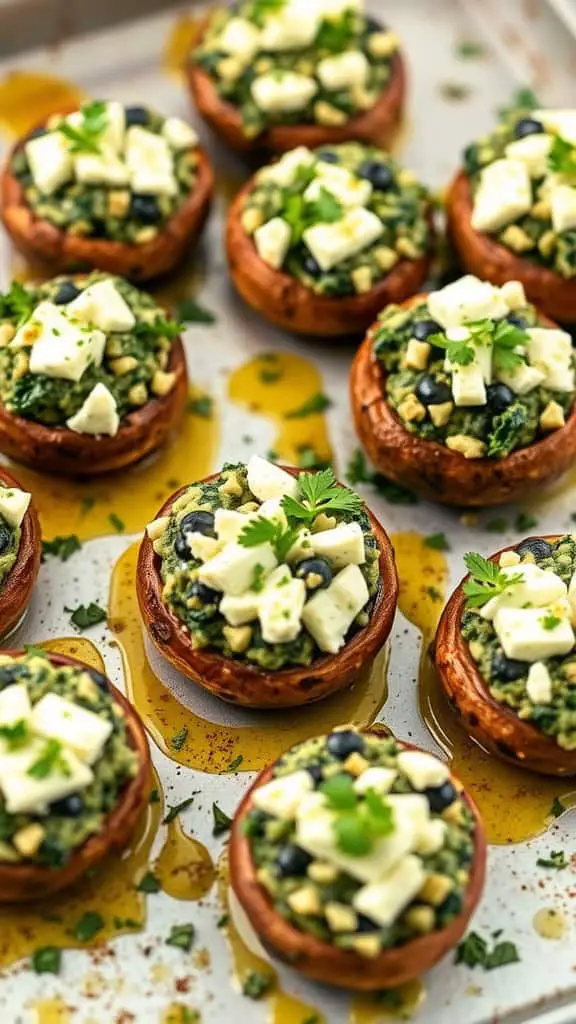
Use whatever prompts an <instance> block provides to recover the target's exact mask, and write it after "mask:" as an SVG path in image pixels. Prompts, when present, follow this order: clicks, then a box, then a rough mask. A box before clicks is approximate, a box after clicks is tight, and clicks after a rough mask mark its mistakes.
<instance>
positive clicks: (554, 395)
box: [374, 301, 575, 459]
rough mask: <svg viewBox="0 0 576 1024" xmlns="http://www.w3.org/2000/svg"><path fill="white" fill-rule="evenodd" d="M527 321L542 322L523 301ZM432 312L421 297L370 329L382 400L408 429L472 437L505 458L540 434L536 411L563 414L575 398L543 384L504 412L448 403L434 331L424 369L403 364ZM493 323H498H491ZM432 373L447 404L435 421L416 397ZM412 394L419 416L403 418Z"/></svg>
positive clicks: (428, 435)
mask: <svg viewBox="0 0 576 1024" xmlns="http://www.w3.org/2000/svg"><path fill="white" fill-rule="evenodd" d="M514 315H515V316H517V317H518V318H521V319H522V320H523V321H524V322H525V324H526V327H528V328H530V327H536V326H547V325H546V324H544V323H543V322H542V321H541V320H539V319H538V316H537V313H536V310H535V309H534V306H531V305H527V306H524V307H522V308H520V309H516V310H514ZM431 319H432V316H431V313H430V311H429V309H428V305H427V303H426V302H425V301H423V302H419V303H417V304H416V305H414V306H411V307H410V309H404V308H403V307H402V306H394V305H392V306H388V308H387V309H386V311H385V312H384V313H383V314H382V316H381V318H380V321H379V325H378V328H377V329H376V331H375V332H374V353H375V355H376V357H377V359H378V361H379V362H380V363H381V364H382V366H383V367H384V369H385V371H386V384H385V392H386V400H387V402H388V404H389V405H390V407H391V408H392V409H393V410H394V412H395V413H396V414H397V416H398V417H399V419H400V420H401V422H402V426H403V428H404V429H405V430H407V431H408V432H409V433H411V434H415V435H416V436H417V437H419V438H421V439H422V440H425V441H436V442H437V443H438V444H444V445H445V444H446V442H447V439H448V438H451V437H456V436H459V437H464V438H471V439H473V440H475V441H479V442H481V443H482V445H483V446H484V450H483V452H482V454H484V455H485V456H487V457H488V458H493V459H504V458H506V457H507V456H508V455H510V454H511V453H512V452H514V451H516V450H517V449H519V448H527V447H528V446H529V445H531V444H534V443H535V442H536V441H539V440H541V439H542V437H544V436H545V434H544V431H542V429H541V426H540V416H541V414H542V413H543V412H544V410H545V409H546V408H547V406H549V404H550V403H551V402H555V403H557V404H558V405H559V406H561V408H562V410H563V413H564V417H565V418H567V417H568V414H569V413H570V411H571V409H572V406H573V404H574V395H575V392H574V391H552V390H550V389H549V388H545V387H542V386H539V387H536V388H533V390H532V391H529V392H528V393H527V394H525V395H518V394H516V395H514V400H513V402H512V403H511V404H510V405H509V406H508V408H507V409H505V410H504V411H503V412H499V413H495V412H492V411H491V409H490V407H489V405H483V406H460V407H456V406H454V404H453V396H452V392H451V374H450V373H449V372H447V371H446V370H445V368H444V361H445V358H446V349H445V348H437V347H434V336H431V337H430V338H429V339H428V340H429V342H431V344H432V349H431V353H430V357H429V359H428V363H427V366H426V368H425V369H424V370H416V369H411V368H410V367H407V366H406V350H407V347H408V343H409V341H410V340H411V339H412V338H413V336H414V326H415V324H417V323H420V322H422V321H424V320H431ZM496 326H497V325H496ZM425 377H426V378H431V381H432V382H433V385H434V387H435V389H436V390H437V392H438V395H439V401H438V403H430V404H431V405H432V406H434V405H435V404H438V405H442V404H443V403H445V402H449V403H451V404H452V409H451V411H450V413H449V416H448V418H447V420H446V422H445V423H444V424H443V425H441V426H438V425H436V424H435V423H434V422H433V420H432V418H431V416H430V413H429V411H428V409H429V407H430V406H428V407H427V406H425V405H423V404H422V403H420V400H419V398H418V392H417V389H418V385H419V384H420V382H421V381H422V380H423V379H424V378H425ZM409 396H412V397H413V399H414V400H416V401H418V403H419V404H420V405H421V406H422V409H421V413H422V414H423V417H422V418H421V419H412V420H408V419H406V418H405V416H402V415H401V412H399V408H400V407H402V408H403V409H405V408H406V406H403V403H404V402H405V400H406V398H408V397H409Z"/></svg>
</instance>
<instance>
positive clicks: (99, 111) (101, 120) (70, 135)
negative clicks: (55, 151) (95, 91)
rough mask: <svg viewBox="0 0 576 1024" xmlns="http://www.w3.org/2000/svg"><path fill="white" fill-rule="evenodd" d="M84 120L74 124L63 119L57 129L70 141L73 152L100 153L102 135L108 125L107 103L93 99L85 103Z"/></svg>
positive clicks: (82, 111) (81, 111) (82, 108)
mask: <svg viewBox="0 0 576 1024" xmlns="http://www.w3.org/2000/svg"><path fill="white" fill-rule="evenodd" d="M80 113H81V114H82V120H81V122H80V124H78V125H72V124H70V123H69V122H68V121H65V120H62V121H61V122H60V124H59V125H58V126H57V128H56V131H58V132H60V134H61V135H63V136H64V138H65V139H66V140H67V142H68V148H69V150H70V152H71V153H97V154H99V153H100V142H101V136H102V134H103V132H104V131H105V129H106V127H107V125H108V113H107V110H106V103H105V102H104V101H103V100H93V101H92V103H85V104H83V105H82V106H81V107H80Z"/></svg>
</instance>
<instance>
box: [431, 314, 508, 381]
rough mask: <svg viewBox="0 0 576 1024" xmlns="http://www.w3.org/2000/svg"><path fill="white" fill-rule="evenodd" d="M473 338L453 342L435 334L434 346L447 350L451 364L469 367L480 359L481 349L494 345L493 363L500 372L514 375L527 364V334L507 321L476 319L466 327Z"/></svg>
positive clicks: (442, 335)
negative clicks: (524, 349) (515, 371)
mask: <svg viewBox="0 0 576 1024" xmlns="http://www.w3.org/2000/svg"><path fill="white" fill-rule="evenodd" d="M463 326H464V327H466V329H467V330H468V331H469V337H467V338H464V339H463V340H462V341H451V340H450V339H449V338H447V337H446V335H445V334H433V335H432V337H431V338H430V339H429V340H430V342H431V344H433V345H436V346H437V347H439V348H443V349H445V351H446V355H447V357H448V359H449V360H450V362H451V363H456V364H458V365H459V366H469V365H470V363H472V362H473V361H474V359H475V358H476V354H477V350H478V349H479V348H482V347H483V346H484V347H486V346H491V348H492V361H493V364H494V367H495V369H496V370H499V371H501V372H509V373H511V372H513V371H514V370H515V369H516V368H517V367H518V366H520V365H521V364H522V363H525V362H526V355H525V354H524V351H523V347H524V346H525V345H526V343H527V341H528V335H527V334H526V331H523V330H522V329H521V328H520V327H516V326H515V325H514V324H511V323H509V322H508V321H507V320H498V321H494V320H486V319H485V320H473V321H471V322H470V323H467V324H464V325H463Z"/></svg>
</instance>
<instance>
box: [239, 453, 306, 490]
mask: <svg viewBox="0 0 576 1024" xmlns="http://www.w3.org/2000/svg"><path fill="white" fill-rule="evenodd" d="M246 468H247V471H248V487H249V488H250V490H251V491H252V494H253V495H255V497H256V498H258V500H259V501H266V500H267V499H268V498H283V497H284V496H285V495H287V494H288V495H290V497H291V498H297V497H298V492H299V485H298V480H297V478H296V477H295V476H292V475H291V474H290V473H286V472H285V471H284V470H283V469H280V466H275V465H274V463H273V462H269V461H268V459H263V458H262V457H261V456H260V455H251V456H250V459H249V460H248V465H247V467H246Z"/></svg>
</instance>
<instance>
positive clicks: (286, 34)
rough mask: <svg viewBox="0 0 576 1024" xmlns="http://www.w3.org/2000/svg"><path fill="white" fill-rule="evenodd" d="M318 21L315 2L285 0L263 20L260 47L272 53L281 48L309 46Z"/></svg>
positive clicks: (314, 34) (313, 37) (290, 48)
mask: <svg viewBox="0 0 576 1024" xmlns="http://www.w3.org/2000/svg"><path fill="white" fill-rule="evenodd" d="M319 23H320V16H319V12H318V10H317V7H316V4H311V3H310V2H309V0H286V3H285V4H284V6H283V7H281V8H280V10H278V11H274V13H272V14H271V15H269V17H268V18H266V21H265V22H264V25H263V28H262V32H261V35H260V49H261V50H267V51H271V52H272V53H276V52H281V51H282V50H302V49H304V48H305V47H306V46H310V45H311V44H312V43H313V42H314V39H315V38H316V34H317V32H318V27H319Z"/></svg>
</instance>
